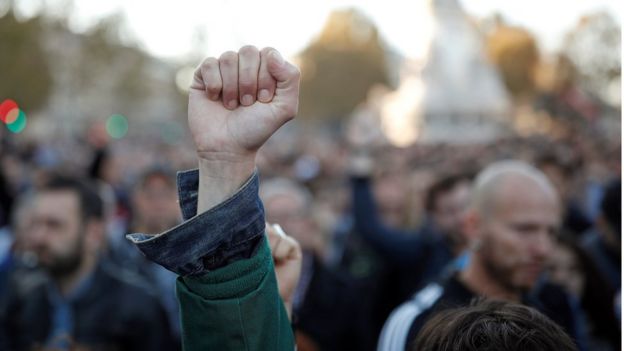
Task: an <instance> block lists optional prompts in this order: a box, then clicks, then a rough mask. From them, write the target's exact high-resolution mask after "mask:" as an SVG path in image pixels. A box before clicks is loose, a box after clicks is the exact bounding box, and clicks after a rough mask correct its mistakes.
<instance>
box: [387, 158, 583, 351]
mask: <svg viewBox="0 0 624 351" xmlns="http://www.w3.org/2000/svg"><path fill="white" fill-rule="evenodd" d="M560 222H561V208H560V204H559V199H558V197H557V194H556V191H555V190H554V188H553V186H552V185H551V183H550V182H549V181H548V180H547V178H546V177H545V176H544V175H543V173H541V172H540V171H539V170H537V169H536V168H534V167H532V166H529V165H528V164H525V163H522V162H518V161H502V162H498V163H494V164H492V165H490V166H489V167H487V168H486V169H485V170H483V171H482V172H481V173H480V174H479V176H478V177H477V180H476V182H475V185H474V189H473V197H472V202H471V205H470V208H469V210H468V211H467V213H466V215H465V217H464V220H463V229H464V232H465V233H466V235H467V236H468V240H469V241H470V244H471V247H472V255H471V257H470V262H469V263H468V265H467V267H466V268H465V269H464V270H462V271H460V272H458V273H457V274H455V275H452V276H451V277H449V278H448V279H445V280H443V281H442V282H438V283H432V284H430V285H428V286H427V287H425V288H424V289H422V290H421V291H419V292H417V293H416V294H415V295H414V296H413V297H412V298H411V299H410V300H409V301H407V302H405V303H404V304H403V305H401V306H400V307H398V308H397V309H396V310H395V311H394V312H393V313H392V314H391V315H390V317H389V319H388V320H387V321H386V324H385V326H384V328H383V330H382V333H381V336H380V340H379V344H378V350H384V351H386V350H408V349H410V345H411V343H412V341H413V340H414V337H415V336H416V335H417V333H418V331H419V330H420V329H421V328H422V326H423V325H424V323H425V322H426V321H427V320H428V319H429V318H430V317H431V316H432V315H435V314H436V313H437V312H439V311H441V310H445V309H447V308H452V307H459V306H465V305H468V304H469V303H470V301H471V300H473V299H474V298H475V297H487V298H495V299H501V300H506V301H510V302H518V303H523V304H525V305H529V306H532V307H535V308H537V309H538V310H540V311H542V312H543V313H544V314H546V315H547V316H549V317H550V318H552V319H553V320H554V321H555V322H557V323H558V324H559V325H561V326H562V327H563V328H564V329H565V330H566V331H567V332H568V333H569V334H571V336H573V337H576V338H577V343H581V341H579V340H578V338H579V336H578V333H577V331H576V330H575V321H574V315H573V313H572V310H571V309H570V306H569V305H568V303H567V297H566V295H565V294H564V293H563V292H562V291H560V290H558V289H556V288H554V287H548V286H542V287H540V289H539V292H538V293H531V292H532V291H535V289H534V288H535V287H536V286H537V285H538V284H537V283H538V278H539V276H540V274H541V272H542V270H543V268H544V265H545V263H546V260H547V258H548V256H549V254H550V252H551V250H552V247H553V244H554V242H553V239H554V238H555V235H556V234H557V230H558V228H559V226H560Z"/></svg>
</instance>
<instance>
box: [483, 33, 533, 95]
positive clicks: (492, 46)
mask: <svg viewBox="0 0 624 351" xmlns="http://www.w3.org/2000/svg"><path fill="white" fill-rule="evenodd" d="M487 53H488V56H489V58H490V60H491V61H492V62H493V63H494V64H495V65H496V67H497V68H498V70H499V72H500V73H501V75H502V77H503V81H504V82H505V86H506V87H507V90H508V91H509V93H510V94H511V95H512V96H513V97H514V98H515V99H520V98H523V97H528V96H531V95H532V94H533V93H534V91H535V70H536V69H537V64H538V62H539V51H538V49H537V44H536V42H535V38H534V37H533V36H532V35H531V33H529V32H528V31H526V30H524V29H522V28H518V27H510V26H507V25H504V24H502V22H500V21H499V22H498V24H497V25H496V28H495V29H494V30H493V31H492V33H491V34H490V35H489V36H488V37H487Z"/></svg>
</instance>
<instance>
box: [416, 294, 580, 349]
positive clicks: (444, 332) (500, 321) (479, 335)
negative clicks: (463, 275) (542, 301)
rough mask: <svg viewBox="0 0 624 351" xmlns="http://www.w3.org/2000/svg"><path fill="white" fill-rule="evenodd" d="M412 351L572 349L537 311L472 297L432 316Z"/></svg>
mask: <svg viewBox="0 0 624 351" xmlns="http://www.w3.org/2000/svg"><path fill="white" fill-rule="evenodd" d="M411 350H413V351H473V350H474V351H477V350H478V351H495V350H496V351H498V350H507V351H524V350H526V351H576V350H577V347H576V346H575V344H574V342H573V341H572V339H570V337H569V336H568V335H567V334H566V333H565V332H564V331H563V329H562V328H561V327H559V326H558V325H557V324H555V323H554V322H553V321H551V320H550V319H548V317H546V316H544V315H543V314H541V313H540V312H538V311H537V310H535V309H533V308H530V307H527V306H523V305H519V304H514V303H509V302H504V301H496V300H476V301H475V302H473V303H472V304H471V305H470V306H466V307H461V308H455V309H448V310H444V311H441V312H439V313H437V314H436V315H434V316H433V317H432V318H431V319H430V320H429V321H428V322H427V323H426V324H425V325H424V326H423V328H422V329H421V330H420V332H419V333H418V335H417V336H416V340H415V341H414V344H413V345H412V348H411Z"/></svg>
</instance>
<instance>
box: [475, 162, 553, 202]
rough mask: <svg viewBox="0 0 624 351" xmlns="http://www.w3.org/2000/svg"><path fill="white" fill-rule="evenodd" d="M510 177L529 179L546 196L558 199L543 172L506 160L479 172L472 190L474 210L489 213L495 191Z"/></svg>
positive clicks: (525, 164)
mask: <svg viewBox="0 0 624 351" xmlns="http://www.w3.org/2000/svg"><path fill="white" fill-rule="evenodd" d="M510 176H516V177H521V178H524V179H529V180H531V181H532V182H533V183H535V184H537V185H538V186H539V187H540V188H541V190H542V191H544V192H545V193H546V194H548V195H550V196H553V198H555V199H557V197H558V195H557V192H556V190H555V187H554V186H553V184H552V183H551V182H550V180H548V178H547V177H546V175H545V174H544V173H542V171H540V170H539V169H537V168H536V167H534V166H532V165H530V164H528V163H526V162H523V161H518V160H505V161H498V162H494V163H492V164H490V165H489V166H487V167H486V168H484V169H483V170H482V171H481V172H479V174H478V175H477V178H476V179H475V182H474V186H473V189H472V191H473V193H472V203H471V206H472V208H473V209H475V210H477V211H485V212H489V209H490V208H489V205H490V203H491V201H492V197H493V194H494V190H495V189H497V188H498V186H499V185H500V183H501V181H502V180H504V179H507V178H508V177H510Z"/></svg>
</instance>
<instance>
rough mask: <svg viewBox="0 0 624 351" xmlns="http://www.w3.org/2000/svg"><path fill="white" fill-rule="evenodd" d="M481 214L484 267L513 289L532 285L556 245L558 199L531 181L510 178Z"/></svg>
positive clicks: (481, 249) (525, 288)
mask: <svg viewBox="0 0 624 351" xmlns="http://www.w3.org/2000/svg"><path fill="white" fill-rule="evenodd" d="M492 196H495V197H496V200H495V202H493V203H492V205H493V206H492V208H491V211H490V213H489V214H486V215H483V216H482V227H481V247H480V249H479V250H478V251H477V254H478V255H479V256H480V258H481V262H482V263H483V265H484V269H485V271H486V272H487V273H488V274H489V275H490V276H491V278H494V279H495V280H496V281H498V282H499V283H500V284H501V285H502V286H504V287H505V288H506V289H508V290H512V291H520V292H522V291H527V290H529V289H531V288H532V287H533V285H534V284H535V282H536V280H537V278H538V277H539V275H540V274H541V272H542V270H543V269H544V266H545V263H546V260H547V259H548V257H549V255H550V253H551V251H552V249H553V245H554V237H555V235H556V232H557V228H558V226H559V221H560V218H559V217H560V215H559V207H558V204H557V200H556V199H555V198H554V196H553V195H552V194H550V195H549V194H547V193H546V192H545V191H544V190H542V189H541V188H540V187H539V186H537V185H536V184H534V183H531V181H528V180H524V181H520V182H508V183H507V184H504V185H501V187H500V188H499V189H497V190H496V194H495V195H492Z"/></svg>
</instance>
